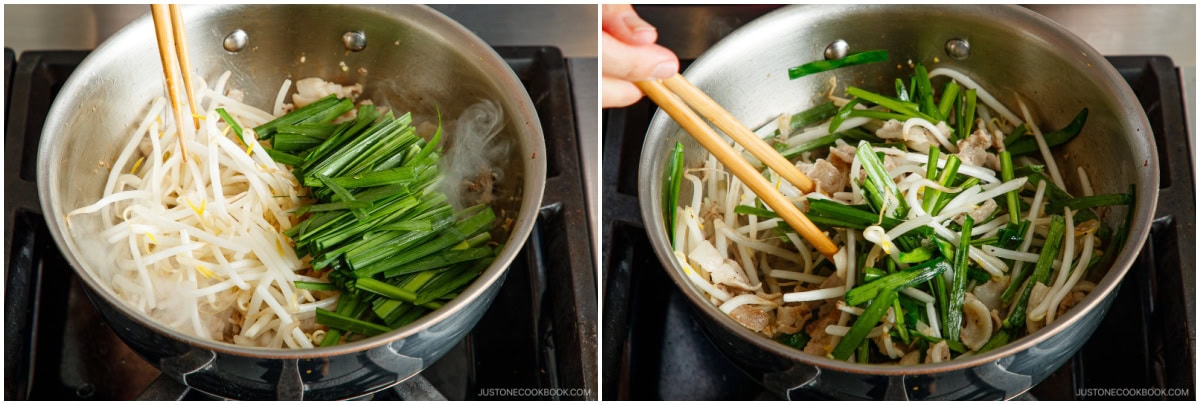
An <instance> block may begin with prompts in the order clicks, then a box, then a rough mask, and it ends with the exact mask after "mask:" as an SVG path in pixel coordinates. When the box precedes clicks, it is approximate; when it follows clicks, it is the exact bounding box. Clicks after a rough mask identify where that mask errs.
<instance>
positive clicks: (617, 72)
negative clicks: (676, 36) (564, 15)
mask: <svg viewBox="0 0 1200 405" xmlns="http://www.w3.org/2000/svg"><path fill="white" fill-rule="evenodd" d="M603 13H604V14H603V18H602V21H603V23H602V25H603V27H602V29H603V31H604V32H603V34H604V38H603V41H604V42H603V43H602V45H601V49H602V51H603V54H604V56H603V59H604V68H603V69H604V71H603V81H602V82H601V88H602V89H603V90H602V94H603V100H602V105H603V106H604V108H610V107H625V106H628V105H630V104H633V103H636V102H637V101H638V100H639V99H641V98H642V95H643V94H642V91H641V90H640V89H638V88H637V86H635V85H634V84H633V82H637V81H642V80H652V79H666V78H668V77H671V76H674V75H675V74H676V73H678V72H679V58H678V57H676V56H675V53H674V52H671V51H670V50H668V49H667V48H664V47H662V46H661V45H658V44H655V43H654V42H655V41H656V40H658V31H657V30H656V29H654V26H652V25H650V24H649V23H647V22H646V21H644V20H642V19H641V17H638V15H637V12H635V11H634V10H633V6H630V5H628V4H605V5H604V9H603Z"/></svg>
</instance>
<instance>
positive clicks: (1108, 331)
mask: <svg viewBox="0 0 1200 405" xmlns="http://www.w3.org/2000/svg"><path fill="white" fill-rule="evenodd" d="M1108 60H1109V61H1110V62H1112V64H1113V66H1115V67H1116V68H1117V70H1118V71H1119V72H1120V73H1121V75H1122V76H1123V77H1124V78H1125V80H1126V81H1127V82H1128V83H1129V85H1130V87H1132V88H1133V90H1134V92H1135V93H1136V94H1137V96H1138V99H1139V100H1140V101H1141V103H1142V107H1143V108H1144V109H1145V111H1146V115H1147V116H1148V118H1149V120H1150V125H1151V127H1152V129H1153V131H1154V137H1155V141H1156V142H1157V148H1158V155H1159V166H1160V171H1161V173H1162V175H1161V178H1162V180H1161V182H1160V184H1159V200H1158V210H1157V212H1156V213H1155V216H1154V218H1155V220H1154V224H1153V227H1152V229H1151V234H1150V237H1149V240H1148V241H1147V242H1146V244H1145V246H1144V247H1143V248H1142V252H1141V254H1140V256H1139V257H1138V259H1137V261H1136V262H1135V263H1134V266H1133V268H1132V269H1131V270H1130V271H1129V273H1128V275H1126V277H1125V280H1124V283H1123V285H1122V286H1121V289H1120V293H1119V294H1118V295H1117V298H1116V300H1115V302H1114V303H1113V305H1112V307H1111V309H1109V313H1108V315H1107V316H1106V317H1105V319H1104V320H1103V321H1102V322H1101V324H1100V326H1099V328H1098V329H1097V330H1096V332H1095V333H1094V334H1093V335H1092V337H1091V339H1090V340H1089V341H1088V342H1087V343H1086V344H1085V345H1084V346H1083V348H1082V349H1081V350H1080V351H1079V353H1078V354H1076V355H1075V356H1074V357H1073V358H1072V359H1071V360H1070V361H1069V362H1067V363H1066V364H1065V365H1063V366H1062V368H1060V369H1059V370H1058V371H1056V372H1055V373H1054V374H1053V375H1051V376H1050V377H1048V378H1047V379H1046V380H1045V381H1043V382H1042V383H1041V384H1039V385H1037V386H1035V387H1034V388H1033V389H1032V390H1030V391H1029V393H1028V394H1026V395H1024V396H1023V398H1031V397H1032V398H1036V399H1041V400H1072V399H1076V400H1087V399H1097V394H1099V393H1102V391H1097V390H1089V389H1095V388H1135V389H1136V388H1155V389H1162V390H1157V391H1154V390H1143V391H1122V392H1123V394H1122V396H1121V399H1131V400H1132V399H1168V398H1170V399H1183V398H1187V399H1191V400H1194V399H1195V397H1196V393H1195V362H1194V360H1195V347H1196V341H1195V340H1196V335H1195V325H1194V322H1193V321H1194V319H1195V306H1196V301H1195V299H1196V292H1195V285H1196V275H1195V246H1196V222H1195V207H1196V195H1195V190H1194V180H1195V177H1194V173H1193V169H1192V168H1193V166H1192V159H1193V157H1192V154H1191V150H1190V146H1189V144H1188V134H1187V132H1186V131H1187V130H1186V128H1187V127H1186V122H1185V115H1184V111H1183V99H1182V96H1181V91H1180V81H1179V72H1178V71H1177V70H1176V69H1175V67H1174V64H1173V62H1172V61H1171V60H1170V59H1169V58H1167V57H1162V56H1130V57H1124V56H1118V57H1110V58H1108ZM684 62H685V63H686V61H684ZM655 110H656V108H655V107H654V106H653V105H652V104H651V103H650V102H649V101H647V100H642V101H641V102H639V103H638V104H635V105H633V106H631V107H628V108H624V109H617V110H606V111H605V112H604V116H603V123H604V124H603V125H604V127H603V128H604V131H603V134H604V135H603V136H604V144H603V145H604V147H603V153H604V156H603V157H604V162H605V163H606V164H605V166H604V173H603V178H604V182H603V186H602V187H603V196H604V197H603V198H604V202H603V206H604V228H603V240H602V241H603V243H604V252H603V266H604V267H603V268H604V283H605V284H604V312H605V317H604V324H603V325H604V341H603V345H604V350H603V353H604V359H603V364H604V370H603V375H604V386H603V387H602V389H603V390H604V397H605V398H608V399H643V400H644V399H670V400H676V399H680V400H687V399H703V400H749V399H779V398H776V397H774V396H773V395H772V394H770V393H768V392H767V391H766V390H765V389H764V388H763V387H762V386H761V385H759V384H758V383H757V382H755V381H754V380H752V379H751V378H750V377H748V376H747V375H746V374H743V373H742V372H740V371H739V370H738V368H737V367H736V366H735V365H734V364H733V363H732V362H730V361H729V360H728V359H726V358H725V357H723V355H722V354H721V352H720V351H719V350H717V347H716V346H714V345H713V344H712V342H711V341H709V339H708V338H707V337H706V336H705V333H704V332H703V331H702V330H701V327H700V325H699V323H698V322H697V321H696V320H695V319H694V318H693V317H694V316H702V315H699V314H698V313H697V312H696V311H694V310H693V309H692V308H691V303H690V302H689V301H688V300H687V299H686V298H685V297H684V296H683V294H682V292H681V291H680V290H679V288H678V286H676V285H674V284H673V283H672V282H671V280H670V278H668V276H667V274H666V271H665V270H663V268H662V265H661V264H660V263H659V261H658V259H657V257H656V256H655V254H654V251H653V249H652V248H651V247H650V241H649V239H648V238H647V237H646V232H645V228H644V226H643V224H642V217H641V212H640V208H639V206H638V200H637V175H638V159H639V158H640V155H641V148H642V142H643V139H644V138H645V134H646V129H647V127H648V126H649V123H650V118H651V117H652V116H653V114H654V111H655ZM1171 388H1182V389H1186V393H1184V394H1183V395H1182V396H1181V395H1179V391H1168V390H1166V389H1171ZM1129 393H1134V394H1146V395H1132V396H1125V394H1129ZM1109 398H1112V397H1109Z"/></svg>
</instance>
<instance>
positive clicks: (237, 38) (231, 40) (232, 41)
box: [224, 29, 250, 52]
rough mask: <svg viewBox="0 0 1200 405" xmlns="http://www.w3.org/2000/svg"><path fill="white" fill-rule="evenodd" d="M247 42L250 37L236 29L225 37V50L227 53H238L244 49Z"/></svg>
mask: <svg viewBox="0 0 1200 405" xmlns="http://www.w3.org/2000/svg"><path fill="white" fill-rule="evenodd" d="M249 42H250V37H248V36H247V35H246V31H242V30H240V29H237V30H234V31H233V32H230V33H229V35H226V36H225V41H224V45H225V50H226V51H229V52H238V51H241V50H242V49H243V48H245V47H246V44H247V43H249Z"/></svg>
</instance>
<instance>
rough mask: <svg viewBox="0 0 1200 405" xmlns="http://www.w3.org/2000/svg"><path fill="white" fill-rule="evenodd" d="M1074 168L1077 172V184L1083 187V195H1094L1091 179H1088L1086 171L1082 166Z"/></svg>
mask: <svg viewBox="0 0 1200 405" xmlns="http://www.w3.org/2000/svg"><path fill="white" fill-rule="evenodd" d="M1075 169H1076V170H1077V172H1078V173H1079V186H1080V188H1082V189H1083V195H1084V196H1085V197H1091V196H1093V195H1096V191H1095V190H1092V181H1091V180H1090V179H1088V175H1087V172H1086V171H1084V170H1083V166H1079V167H1077V168H1075Z"/></svg>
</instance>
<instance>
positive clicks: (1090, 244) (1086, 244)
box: [1046, 232, 1096, 323]
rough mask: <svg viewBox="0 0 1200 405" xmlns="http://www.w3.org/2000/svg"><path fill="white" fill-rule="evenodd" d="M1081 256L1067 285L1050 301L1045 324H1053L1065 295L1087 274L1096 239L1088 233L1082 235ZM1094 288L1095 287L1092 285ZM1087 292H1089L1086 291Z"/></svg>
mask: <svg viewBox="0 0 1200 405" xmlns="http://www.w3.org/2000/svg"><path fill="white" fill-rule="evenodd" d="M1083 237H1084V238H1085V239H1084V240H1083V254H1082V255H1080V256H1079V263H1078V264H1076V265H1075V271H1074V272H1073V273H1071V278H1070V279H1069V280H1067V284H1066V285H1064V286H1063V288H1061V289H1059V290H1058V291H1057V292H1056V293H1054V295H1053V296H1052V297H1050V299H1049V300H1048V301H1049V302H1050V309H1049V311H1048V313H1047V314H1046V323H1050V322H1054V318H1055V317H1057V314H1058V306H1059V305H1061V304H1062V301H1063V299H1064V298H1066V297H1067V294H1069V293H1071V291H1072V290H1074V289H1075V287H1074V286H1075V285H1076V284H1079V280H1080V279H1081V278H1083V274H1084V273H1086V272H1087V266H1088V262H1090V261H1091V258H1092V252H1093V249H1095V240H1096V238H1094V237H1092V233H1091V232H1088V233H1085V234H1084V235H1083ZM1092 287H1093V288H1094V287H1095V285H1092ZM1088 291H1089V292H1090V291H1091V290H1088Z"/></svg>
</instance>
